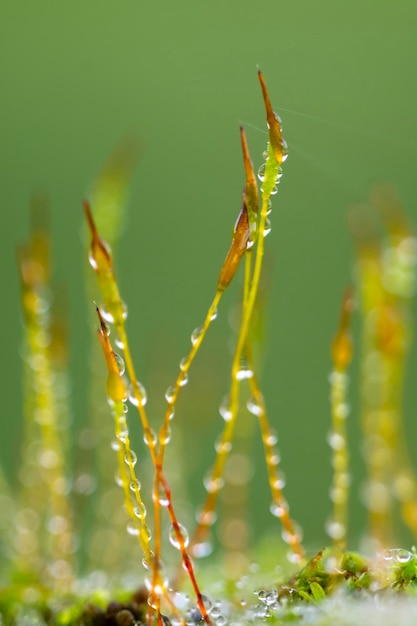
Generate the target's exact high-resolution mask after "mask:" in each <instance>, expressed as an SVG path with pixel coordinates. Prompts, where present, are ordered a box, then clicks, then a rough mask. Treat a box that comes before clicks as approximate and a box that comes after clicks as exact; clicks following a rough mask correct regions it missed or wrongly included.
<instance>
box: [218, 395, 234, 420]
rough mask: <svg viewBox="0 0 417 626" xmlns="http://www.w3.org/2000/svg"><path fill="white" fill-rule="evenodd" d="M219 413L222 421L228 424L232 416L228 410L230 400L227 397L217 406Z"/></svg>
mask: <svg viewBox="0 0 417 626" xmlns="http://www.w3.org/2000/svg"><path fill="white" fill-rule="evenodd" d="M219 413H220V415H221V416H222V418H223V419H224V421H225V422H230V420H231V419H232V417H233V414H232V412H231V410H230V398H229V396H228V395H227V396H225V397H224V398H223V400H222V402H221V404H220V406H219Z"/></svg>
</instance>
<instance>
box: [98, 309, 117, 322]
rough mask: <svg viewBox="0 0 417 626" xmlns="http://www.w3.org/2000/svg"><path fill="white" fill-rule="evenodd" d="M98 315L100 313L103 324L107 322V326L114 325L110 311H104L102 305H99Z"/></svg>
mask: <svg viewBox="0 0 417 626" xmlns="http://www.w3.org/2000/svg"><path fill="white" fill-rule="evenodd" d="M100 313H101V317H102V318H103V320H104V321H105V322H107V323H108V324H114V315H113V313H111V311H109V310H108V309H106V308H105V307H104V306H103V305H101V307H100Z"/></svg>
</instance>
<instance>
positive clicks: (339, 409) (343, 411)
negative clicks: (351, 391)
mask: <svg viewBox="0 0 417 626" xmlns="http://www.w3.org/2000/svg"><path fill="white" fill-rule="evenodd" d="M348 415H349V405H348V404H346V403H345V402H340V403H339V404H338V405H337V406H336V408H335V416H336V417H337V418H338V419H341V420H344V419H346V418H347V417H348Z"/></svg>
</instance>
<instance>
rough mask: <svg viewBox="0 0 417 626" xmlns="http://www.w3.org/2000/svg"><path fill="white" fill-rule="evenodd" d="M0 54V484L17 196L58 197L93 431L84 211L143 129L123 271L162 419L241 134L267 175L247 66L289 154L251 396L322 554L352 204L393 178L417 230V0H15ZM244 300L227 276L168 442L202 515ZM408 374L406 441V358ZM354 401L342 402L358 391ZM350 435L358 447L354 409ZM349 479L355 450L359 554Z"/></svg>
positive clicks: (17, 419) (23, 231)
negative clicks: (128, 137) (120, 147)
mask: <svg viewBox="0 0 417 626" xmlns="http://www.w3.org/2000/svg"><path fill="white" fill-rule="evenodd" d="M0 51H1V53H0V54H1V56H0V84H1V100H0V102H1V105H0V106H1V116H0V142H1V143H0V160H1V162H0V179H1V185H0V194H1V211H0V220H1V221H0V226H1V239H2V244H1V246H0V268H1V270H0V271H1V282H2V306H1V328H2V333H1V337H2V338H1V352H2V359H1V366H0V367H1V378H0V380H1V398H2V413H3V415H2V420H1V422H0V449H1V456H2V460H3V462H4V464H5V466H6V469H7V472H8V474H9V476H12V474H13V472H14V470H15V468H16V464H17V462H18V444H19V434H20V425H21V413H22V400H21V371H22V364H21V359H20V355H19V346H20V344H21V333H22V327H21V314H20V303H19V285H18V275H17V270H16V266H15V247H16V244H17V243H18V242H19V241H21V240H22V239H25V238H26V237H27V234H28V224H29V218H28V215H29V212H28V206H29V197H30V194H31V193H32V192H33V191H34V190H37V189H44V190H46V191H47V192H48V194H49V195H50V198H51V203H52V232H53V254H54V263H55V277H56V279H57V280H58V281H62V282H65V283H66V284H67V286H68V290H69V312H70V322H71V373H72V379H73V388H72V396H71V399H72V412H73V416H74V432H76V431H77V430H79V429H80V428H82V425H83V424H85V423H86V422H87V419H88V415H87V413H88V410H87V408H86V407H87V403H86V398H87V385H88V358H89V357H88V350H89V348H88V345H89V340H90V336H91V334H92V329H91V326H90V319H91V318H90V313H89V311H88V304H87V303H86V298H85V291H84V286H83V276H84V270H85V266H86V260H85V256H84V251H83V244H82V238H81V236H80V233H81V224H82V212H81V200H82V198H83V197H84V196H85V194H86V192H87V190H88V188H89V185H90V183H91V181H92V180H93V179H94V176H95V174H96V173H97V172H98V170H99V168H100V166H101V164H102V163H103V161H104V160H105V158H106V157H107V155H108V154H109V152H110V151H111V149H112V147H113V146H114V145H115V144H116V142H117V141H118V139H119V138H120V137H121V136H122V135H123V134H125V133H126V132H131V131H136V132H137V133H138V135H139V137H140V138H141V140H142V141H143V146H144V147H143V153H142V157H141V160H140V163H139V166H138V168H137V170H136V171H135V174H134V177H133V182H132V185H131V190H130V201H129V215H128V219H127V225H128V227H127V228H126V229H125V232H124V234H123V237H122V240H121V242H120V245H119V247H118V250H117V268H118V271H119V275H120V276H121V286H122V291H123V295H124V298H125V300H126V301H127V302H128V304H129V330H130V332H131V336H132V343H133V348H134V352H135V354H136V355H137V365H138V370H139V371H140V373H141V379H142V380H143V382H144V383H145V385H146V386H147V387H148V390H149V394H150V396H151V398H150V411H151V414H152V411H153V410H154V413H155V422H154V423H155V424H158V423H159V416H158V414H157V409H158V408H159V407H160V406H161V398H163V393H164V390H165V388H166V387H167V385H168V384H170V383H171V382H172V381H173V380H174V377H175V375H176V372H177V364H178V361H179V359H180V358H181V357H182V356H183V355H184V354H185V353H186V351H187V350H188V347H189V335H190V332H191V331H192V329H193V328H194V327H195V326H197V325H198V324H199V323H201V321H202V320H203V316H204V314H205V311H206V308H207V306H208V304H209V303H210V301H211V298H212V295H213V293H214V288H215V282H216V278H217V273H218V270H219V268H220V265H221V263H222V260H223V258H224V255H225V252H226V250H227V248H228V245H229V242H230V233H231V228H232V226H233V223H234V220H235V218H236V215H237V213H238V211H239V208H240V196H241V188H242V183H243V176H242V166H241V155H240V144H239V134H238V127H239V123H241V122H243V123H244V124H247V134H248V140H249V144H250V148H251V153H252V157H253V160H254V162H255V164H256V165H257V166H258V165H259V164H260V163H261V153H262V151H263V149H264V147H265V143H266V135H265V134H264V132H263V130H258V129H264V112H263V104H262V101H261V96H260V89H259V85H258V83H257V77H256V65H257V64H259V65H260V67H261V68H262V70H263V72H264V74H265V77H266V80H267V83H268V87H269V90H270V94H271V98H272V101H273V104H274V107H275V109H276V110H278V111H279V112H280V114H281V116H282V118H283V124H284V135H285V138H286V139H287V141H288V144H289V149H290V156H289V159H288V161H287V163H286V164H285V171H284V177H283V179H282V183H281V186H280V191H279V195H278V196H277V197H276V199H275V202H274V210H273V215H272V225H273V230H272V233H271V235H270V236H269V238H268V240H267V248H268V258H267V266H268V271H269V287H268V289H269V291H270V292H269V294H268V316H267V331H266V333H267V334H266V341H265V354H264V362H263V389H264V392H265V396H266V398H267V402H268V408H269V411H270V415H271V419H272V420H273V422H274V424H275V426H276V428H277V430H278V432H279V438H280V444H279V445H280V449H281V453H282V457H283V460H282V463H283V465H282V466H283V469H284V471H285V474H286V477H287V483H288V484H287V489H286V495H287V497H288V499H289V500H290V503H291V505H292V510H293V513H294V516H295V517H296V518H297V519H298V520H299V521H300V523H301V525H302V526H303V527H304V529H305V536H306V539H307V545H309V546H316V545H320V544H321V543H322V542H323V541H325V534H324V521H325V519H326V517H327V516H328V515H329V512H330V503H329V499H328V488H329V484H330V479H331V472H330V460H329V459H330V457H329V451H328V446H327V444H326V437H325V436H326V433H327V431H328V429H329V408H328V384H327V378H328V373H329V369H330V357H329V344H330V341H331V338H332V335H333V333H334V330H335V327H336V324H337V319H338V315H339V304H340V299H341V295H342V292H343V288H344V285H345V283H346V282H347V281H348V280H349V278H350V276H351V266H352V246H351V242H350V238H349V234H348V232H347V227H346V215H347V208H348V207H349V205H351V204H352V203H354V202H357V201H362V200H364V199H366V197H367V194H368V190H369V186H370V185H371V184H372V183H373V182H374V181H375V180H384V181H390V182H392V183H393V184H394V185H395V186H396V187H397V189H398V191H399V193H400V195H401V197H402V199H403V202H404V204H405V206H406V207H407V210H408V213H409V215H410V217H411V218H412V219H414V224H416V220H417V211H416V203H415V154H416V145H417V141H416V140H417V126H416V111H417V89H416V86H415V65H416V58H417V4H416V2H415V0H399V1H398V2H396V3H394V2H392V1H391V0H378V2H375V1H374V0H365V1H364V0H351V1H350V2H338V1H335V0H333V1H330V0H327V1H323V0H321V1H320V0H316V1H315V2H311V1H310V0H300V1H298V2H296V1H293V2H282V1H281V0H264V1H263V2H261V3H257V2H253V1H252V2H247V0H240V1H239V2H238V1H237V0H222V1H219V0H211V2H187V1H185V0H177V1H176V2H167V1H166V0H162V2H159V3H156V2H155V3H152V2H147V3H144V2H140V1H138V0H136V1H134V0H124V1H122V2H119V3H115V2H109V1H108V0H102V1H101V2H97V1H95V0H91V1H89V2H88V1H87V2H85V1H84V2H80V0H74V1H73V2H71V3H65V2H53V1H46V0H37V2H22V1H18V2H14V3H11V2H6V3H5V4H4V5H3V7H2V10H1V19H0ZM287 109H288V111H287ZM238 294H239V279H237V280H235V281H234V284H233V286H232V288H231V289H230V292H228V293H227V294H226V295H225V297H224V301H223V302H222V306H221V310H220V314H219V318H218V321H216V323H215V324H214V325H213V327H212V329H211V330H210V335H209V338H208V341H207V344H206V345H205V346H204V348H203V350H202V353H201V354H200V356H199V359H198V362H197V364H196V368H195V371H194V374H193V373H192V374H191V380H190V385H189V387H188V388H187V389H185V390H184V394H183V401H182V403H181V412H182V416H179V418H178V421H176V422H174V424H173V426H174V439H175V429H176V428H177V429H182V431H183V432H185V433H186V434H185V435H184V441H185V444H184V445H185V446H186V448H185V454H186V455H188V460H187V461H185V462H184V464H185V465H188V466H189V467H188V476H189V477H188V479H187V480H188V481H189V487H190V489H191V490H192V492H193V495H192V498H193V501H195V502H196V503H197V502H199V501H201V499H202V496H203V490H202V489H201V478H202V475H203V473H204V468H207V467H208V466H209V464H210V462H211V461H212V459H213V453H214V451H213V447H212V444H211V443H210V444H209V445H208V444H207V442H210V441H213V442H214V439H215V437H216V434H217V433H218V432H219V431H220V428H221V426H222V420H221V418H220V417H219V415H218V411H217V406H218V404H219V402H220V400H221V397H222V395H223V394H224V393H225V392H226V390H227V385H228V378H227V375H228V374H227V372H228V365H229V364H230V360H231V356H230V351H229V349H228V337H229V335H230V324H229V319H230V315H231V311H232V310H233V307H234V305H235V303H236V301H237V298H238ZM413 359H414V371H416V366H417V364H416V359H415V357H413ZM410 372H411V373H410V374H409V383H410V387H411V388H410V389H409V391H408V402H407V405H406V408H407V420H408V421H407V428H408V429H409V431H408V432H409V434H410V439H411V438H412V437H415V436H416V435H417V428H416V426H415V424H414V423H413V420H414V419H415V410H414V411H413V405H414V397H413V386H414V385H413V375H412V372H413V364H411V367H410ZM193 388H194V394H192V391H191V390H192V389H193ZM352 392H353V394H352V402H353V405H354V408H355V407H356V406H357V402H356V400H355V397H356V395H355V394H356V392H355V384H353V385H352ZM158 398H159V399H158ZM199 398H200V399H201V398H202V400H201V402H202V404H203V405H204V406H201V407H200V408H199V407H198V406H196V402H198V400H199ZM153 399H155V400H154V404H153ZM187 400H188V401H187ZM179 413H180V412H179ZM245 419H246V420H250V419H251V418H249V417H248V416H246V418H245ZM350 429H351V440H352V446H353V447H356V448H358V447H359V430H358V426H357V415H355V412H353V414H352V417H351V419H350ZM255 439H256V438H255V437H254V440H255ZM254 449H255V451H256V455H257V461H256V466H257V469H256V474H255V479H254V480H255V488H254V489H253V490H252V492H251V494H252V495H251V500H252V502H253V511H256V514H255V513H253V520H254V528H256V531H257V532H264V531H265V530H266V529H270V528H272V527H273V525H274V523H275V521H274V519H273V518H272V517H271V516H270V514H269V512H268V507H269V494H268V488H267V482H266V477H265V471H264V468H263V461H262V456H261V447H260V445H259V444H257V443H254ZM111 454H112V453H111V451H110V450H109V459H111V458H112V457H111ZM362 473H363V467H362V462H361V460H360V454H359V452H358V451H357V452H356V453H355V456H354V463H353V474H354V483H353V490H354V492H353V495H352V501H353V511H354V515H353V517H354V519H352V530H351V536H352V541H353V545H355V544H356V543H357V537H358V532H359V528H360V526H361V524H362V522H363V519H364V514H363V512H362V510H361V508H360V504H359V497H358V495H357V493H358V490H359V485H360V482H361V476H362ZM190 474H192V477H191V476H190Z"/></svg>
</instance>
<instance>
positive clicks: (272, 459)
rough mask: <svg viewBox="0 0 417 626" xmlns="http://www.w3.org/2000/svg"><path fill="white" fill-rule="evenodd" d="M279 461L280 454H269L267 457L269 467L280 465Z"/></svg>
mask: <svg viewBox="0 0 417 626" xmlns="http://www.w3.org/2000/svg"><path fill="white" fill-rule="evenodd" d="M279 461H280V458H279V454H275V453H273V454H268V455H267V457H266V462H267V463H268V465H278V463H279ZM284 484H285V481H284Z"/></svg>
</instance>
